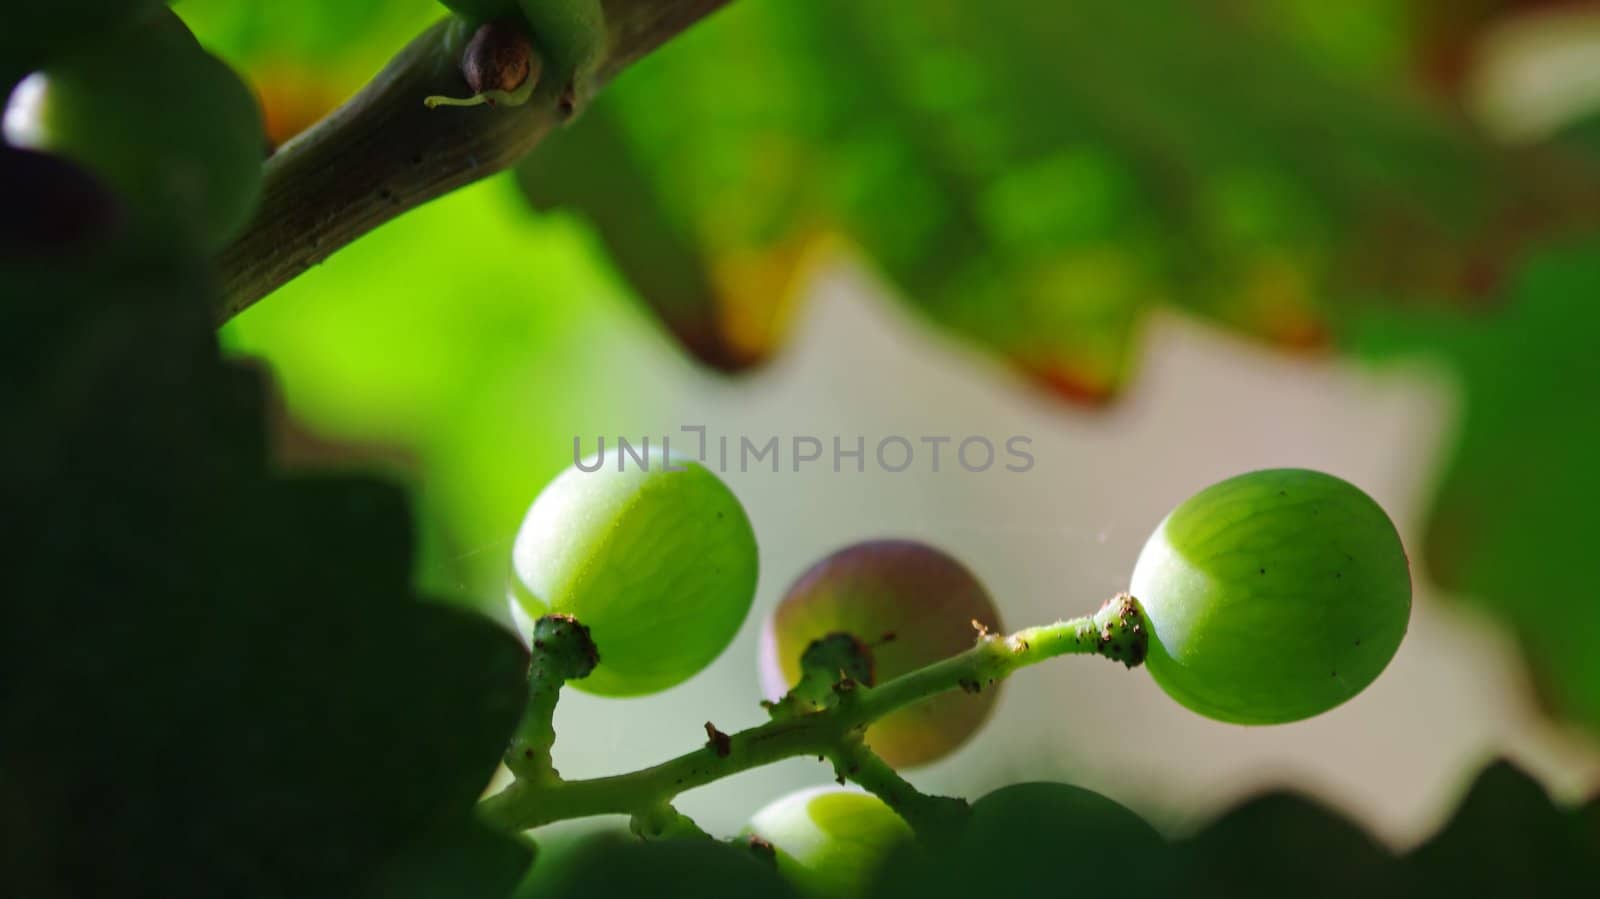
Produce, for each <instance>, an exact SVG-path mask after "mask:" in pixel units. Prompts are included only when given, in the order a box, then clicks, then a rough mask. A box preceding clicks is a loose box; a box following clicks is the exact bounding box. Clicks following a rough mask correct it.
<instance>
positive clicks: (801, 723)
mask: <svg viewBox="0 0 1600 899" xmlns="http://www.w3.org/2000/svg"><path fill="white" fill-rule="evenodd" d="M1147 631H1148V629H1147V628H1146V627H1145V624H1144V614H1143V612H1142V611H1141V610H1140V609H1139V606H1138V602H1137V601H1136V600H1134V598H1133V597H1131V596H1128V595H1126V594H1121V595H1118V596H1116V597H1114V598H1112V599H1111V600H1108V601H1107V602H1106V604H1105V605H1104V606H1102V607H1101V609H1100V611H1099V612H1097V613H1095V614H1094V615H1086V616H1083V617H1081V618H1073V619H1070V620H1067V621H1058V622H1056V623H1055V624H1047V625H1041V626H1039V627H1030V628H1026V629H1024V630H1020V631H1017V632H1015V633H1012V634H1009V635H997V634H987V633H984V634H980V635H979V637H978V640H977V643H976V644H975V645H974V646H973V647H972V648H971V649H968V650H967V651H965V652H963V653H960V654H959V655H955V656H951V657H950V658H948V659H944V660H942V661H939V662H935V663H933V664H932V665H928V666H926V667H923V668H919V669H917V670H915V671H912V672H909V673H907V674H904V675H901V676H900V677H897V678H895V679H893V680H890V681H887V682H885V683H883V684H881V685H879V686H876V687H863V686H856V687H854V689H852V690H850V691H848V694H847V695H843V696H841V700H840V701H839V702H837V703H836V704H834V705H832V706H830V707H828V708H825V709H822V710H819V711H814V712H809V713H806V714H800V715H795V716H792V717H780V718H775V719H774V720H772V721H769V722H767V723H766V724H762V725H759V726H756V727H752V728H749V729H747V730H742V731H739V732H738V733H735V734H732V735H723V734H720V733H717V734H716V735H715V737H716V738H714V739H712V740H708V741H707V744H706V745H705V746H704V747H702V748H700V749H697V750H695V751H693V752H688V753H685V754H683V755H680V756H678V757H677V758H674V759H671V760H669V761H666V762H662V763H661V764H658V765H655V766H652V767H649V768H644V769H641V770H638V771H634V772H631V773H628V774H617V775H612V776H609V777H597V778H592V779H587V780H563V779H561V778H559V777H557V776H554V775H553V774H552V775H550V776H548V777H545V776H541V777H536V778H526V779H525V778H521V777H519V778H517V780H515V781H514V782H513V783H512V784H511V785H510V786H508V787H506V788H505V789H504V790H502V791H501V792H499V793H496V794H495V795H493V796H490V797H488V798H487V799H484V800H483V801H481V802H480V803H479V804H478V809H479V812H480V814H481V815H482V816H483V818H484V819H485V820H486V821H488V822H489V823H490V824H492V825H494V826H496V827H499V828H501V829H504V830H508V831H522V830H529V829H532V828H535V827H540V826H543V825H545V824H552V823H554V822H557V821H565V820H569V819H573V818H586V817H590V816H593V815H608V814H620V815H630V816H641V815H642V816H645V817H646V818H647V819H649V818H651V817H653V816H656V815H659V814H660V812H659V810H660V809H662V808H669V807H670V803H671V801H672V800H673V799H674V798H675V797H677V796H678V795H679V794H681V793H684V792H687V791H689V790H692V789H694V788H696V787H702V786H705V785H707V784H709V783H713V782H715V781H717V780H721V779H722V778H724V777H729V776H731V775H734V774H738V773H740V772H743V771H748V770H750V769H752V768H759V767H761V766H763V765H769V764H772V763H773V762H777V761H782V760H783V759H788V758H795V757H798V756H808V755H810V756H816V757H817V758H818V759H819V760H831V761H832V763H833V765H834V767H835V770H836V771H837V772H838V773H839V774H841V775H843V776H844V777H846V778H847V779H850V780H854V781H855V782H856V783H858V784H859V785H861V786H862V787H864V788H865V789H867V790H869V791H871V792H874V793H876V794H878V795H879V796H880V797H881V798H883V799H884V800H885V802H888V803H889V804H890V805H891V807H894V808H896V810H897V811H899V812H900V813H901V814H902V815H904V816H905V817H906V819H907V821H908V823H910V824H911V825H912V827H913V828H919V826H920V829H922V830H925V831H926V830H929V829H932V830H935V831H937V830H938V829H939V828H940V827H941V826H942V825H941V824H940V821H941V819H944V818H947V817H948V816H949V815H950V813H951V812H950V809H951V807H950V806H949V805H946V804H944V803H942V802H940V799H941V797H929V796H923V795H922V794H919V793H916V791H915V789H914V788H912V787H911V785H910V784H909V783H906V782H905V780H904V779H902V778H901V777H900V776H899V775H898V774H896V773H895V772H894V770H893V769H892V768H890V767H889V766H888V765H887V764H885V763H884V762H883V760H882V759H879V758H878V757H877V756H876V755H872V754H871V753H870V750H867V749H866V747H865V746H864V745H863V744H862V742H861V736H862V734H863V733H864V732H865V731H866V728H867V726H868V725H869V724H871V723H872V722H874V721H877V720H878V719H879V718H882V717H884V716H885V715H887V714H889V713H890V712H893V711H895V710H897V709H901V708H904V707H906V706H908V705H912V704H913V703H916V702H920V701H922V700H924V699H928V698H929V697H932V696H936V695H938V694H940V693H944V692H947V691H950V690H957V689H960V690H967V691H969V692H971V691H977V690H986V689H990V688H992V687H993V686H994V685H995V684H997V683H999V682H1000V681H1001V680H1004V679H1005V678H1006V677H1007V676H1009V675H1010V674H1011V673H1012V672H1013V671H1016V670H1017V669H1019V668H1024V667H1027V666H1029V665H1033V664H1037V663H1039V662H1042V661H1044V660H1045V659H1050V658H1054V657H1056V656H1062V655H1103V656H1106V657H1107V658H1111V659H1113V660H1116V661H1120V662H1122V663H1123V664H1125V665H1127V666H1128V667H1130V668H1131V667H1134V666H1135V665H1138V664H1140V663H1141V662H1143V661H1144V654H1145V653H1144V651H1145V645H1146V641H1147V639H1148V633H1147ZM546 720H547V719H546ZM907 791H909V792H907ZM949 801H951V802H959V800H949Z"/></svg>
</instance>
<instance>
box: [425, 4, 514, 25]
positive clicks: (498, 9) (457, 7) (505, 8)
mask: <svg viewBox="0 0 1600 899" xmlns="http://www.w3.org/2000/svg"><path fill="white" fill-rule="evenodd" d="M439 2H441V3H443V4H444V5H445V6H447V7H449V8H450V10H451V11H452V12H454V13H456V14H457V15H459V16H461V17H462V18H463V19H466V20H467V21H468V22H471V23H473V24H478V23H481V22H489V21H492V20H494V19H507V18H520V17H521V14H522V10H520V9H519V8H518V5H517V0H439Z"/></svg>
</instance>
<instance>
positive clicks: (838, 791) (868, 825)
mask: <svg viewBox="0 0 1600 899" xmlns="http://www.w3.org/2000/svg"><path fill="white" fill-rule="evenodd" d="M745 832H746V833H747V834H749V835H751V836H755V837H759V838H761V839H762V840H765V841H766V842H767V843H769V844H770V845H771V846H772V848H773V849H774V850H775V851H776V853H777V857H778V873H780V874H782V875H783V876H784V877H785V878H787V879H788V880H789V882H790V883H793V884H794V885H795V886H796V887H798V888H799V889H800V890H801V891H803V892H805V893H808V894H810V895H814V896H851V895H856V894H859V893H861V892H862V890H863V888H864V887H865V886H866V884H867V882H868V881H869V880H870V879H871V877H872V875H873V874H874V873H875V872H876V871H877V869H878V866H879V865H880V864H882V863H883V860H884V859H885V858H886V857H887V856H888V854H889V853H890V852H891V851H892V850H893V849H894V848H895V847H897V846H899V845H900V844H902V843H905V842H907V841H909V840H910V839H911V828H910V826H908V825H907V824H906V822H905V820H904V819H902V818H901V817H900V816H899V815H897V814H895V812H894V810H893V809H890V808H889V806H887V805H885V804H884V802H883V800H881V799H879V798H878V797H876V796H873V795H872V794H870V793H864V792H861V791H860V790H856V789H851V788H848V787H835V786H825V787H811V788H808V789H804V790H799V791H796V792H794V793H790V794H789V795H787V796H784V797H781V798H779V799H777V800H774V801H773V802H772V803H770V804H768V805H767V806H766V807H765V808H763V809H761V811H759V812H756V814H755V816H754V817H752V818H751V819H750V824H749V826H748V827H746V828H745Z"/></svg>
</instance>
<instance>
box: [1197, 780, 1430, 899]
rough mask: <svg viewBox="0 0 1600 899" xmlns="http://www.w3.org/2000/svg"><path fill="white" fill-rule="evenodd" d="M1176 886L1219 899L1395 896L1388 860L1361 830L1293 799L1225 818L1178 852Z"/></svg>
mask: <svg viewBox="0 0 1600 899" xmlns="http://www.w3.org/2000/svg"><path fill="white" fill-rule="evenodd" d="M1178 856H1179V858H1178V861H1177V862H1176V863H1175V866H1174V867H1175V869H1176V870H1177V871H1178V872H1179V876H1178V878H1177V880H1175V881H1174V882H1175V883H1179V884H1182V885H1183V889H1184V891H1185V892H1190V891H1193V894H1194V895H1199V896H1217V897H1224V896H1226V897H1248V896H1262V897H1279V896H1303V897H1319V896H1326V897H1329V899H1335V897H1340V899H1342V897H1348V896H1374V897H1375V896H1386V895H1399V893H1397V892H1396V891H1395V890H1394V883H1395V873H1396V870H1397V869H1396V865H1395V864H1394V858H1393V856H1391V855H1390V854H1389V852H1388V851H1387V850H1386V849H1384V848H1383V847H1381V846H1380V845H1379V844H1378V843H1377V841H1376V840H1374V839H1373V838H1372V836H1371V835H1369V834H1368V833H1367V832H1366V831H1365V830H1363V829H1362V828H1361V827H1360V826H1359V825H1357V824H1355V823H1354V822H1352V821H1350V820H1349V819H1348V818H1346V817H1344V816H1343V815H1341V814H1339V813H1337V812H1335V811H1332V810H1330V809H1328V808H1327V807H1325V806H1323V805H1322V804H1321V803H1319V802H1316V801H1313V800H1311V799H1308V798H1306V797H1303V796H1300V795H1297V794H1294V793H1282V792H1278V793H1267V794H1263V795H1261V796H1257V797H1255V798H1253V799H1250V800H1248V801H1246V802H1244V803H1241V804H1240V805H1238V806H1236V807H1235V808H1233V809H1231V810H1229V811H1228V812H1225V813H1224V814H1223V815H1222V816H1221V817H1219V818H1218V819H1217V820H1215V821H1213V822H1211V823H1210V824H1209V825H1207V826H1206V828H1205V829H1204V830H1202V831H1201V832H1200V833H1198V834H1196V835H1195V836H1194V837H1192V838H1191V839H1189V840H1187V841H1185V842H1184V843H1183V844H1181V845H1180V847H1179V850H1178Z"/></svg>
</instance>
